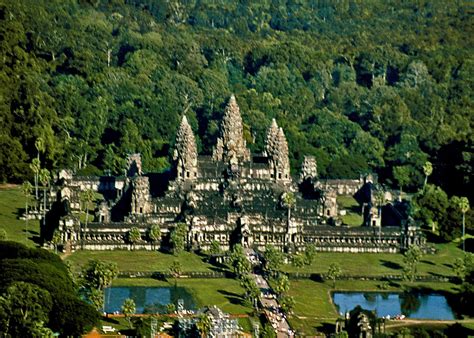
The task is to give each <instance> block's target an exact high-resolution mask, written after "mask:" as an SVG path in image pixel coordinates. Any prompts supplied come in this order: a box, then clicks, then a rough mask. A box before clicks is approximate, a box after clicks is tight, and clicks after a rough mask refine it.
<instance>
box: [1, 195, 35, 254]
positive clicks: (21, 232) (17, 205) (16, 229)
mask: <svg viewBox="0 0 474 338" xmlns="http://www.w3.org/2000/svg"><path fill="white" fill-rule="evenodd" d="M31 203H32V199H31V201H30V204H31ZM24 209H25V196H24V195H23V193H22V192H21V190H20V188H19V187H15V188H12V187H10V186H8V188H5V187H1V186H0V228H3V229H4V230H5V231H6V233H7V239H8V240H12V241H16V242H21V243H23V244H26V245H27V246H35V245H36V243H35V242H34V241H33V238H34V237H36V236H39V221H38V220H29V221H28V232H26V222H25V221H23V220H20V219H18V216H19V213H20V210H21V211H23V210H24Z"/></svg>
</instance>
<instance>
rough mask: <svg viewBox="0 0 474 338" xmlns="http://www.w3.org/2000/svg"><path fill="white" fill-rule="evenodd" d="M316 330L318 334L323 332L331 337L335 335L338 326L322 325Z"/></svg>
mask: <svg viewBox="0 0 474 338" xmlns="http://www.w3.org/2000/svg"><path fill="white" fill-rule="evenodd" d="M315 330H317V331H318V332H323V333H325V334H326V335H328V336H329V335H331V334H334V332H335V330H336V325H335V324H330V323H322V324H321V325H319V326H316V327H315Z"/></svg>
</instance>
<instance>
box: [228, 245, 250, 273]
mask: <svg viewBox="0 0 474 338" xmlns="http://www.w3.org/2000/svg"><path fill="white" fill-rule="evenodd" d="M229 256H230V257H229V258H230V266H231V267H232V271H233V272H234V274H235V275H236V276H237V278H239V279H241V278H242V277H244V276H245V275H247V274H248V273H249V272H250V269H251V265H250V262H249V260H248V259H247V257H246V256H245V252H244V249H243V248H242V246H241V245H240V244H237V245H235V246H234V247H233V248H232V250H231V252H230V255H229Z"/></svg>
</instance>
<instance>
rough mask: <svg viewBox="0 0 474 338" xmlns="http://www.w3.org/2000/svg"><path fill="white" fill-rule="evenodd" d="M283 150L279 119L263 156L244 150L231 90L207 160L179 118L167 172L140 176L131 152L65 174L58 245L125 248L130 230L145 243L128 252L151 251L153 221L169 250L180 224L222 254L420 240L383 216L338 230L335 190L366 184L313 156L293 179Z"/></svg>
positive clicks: (191, 241) (396, 247)
mask: <svg viewBox="0 0 474 338" xmlns="http://www.w3.org/2000/svg"><path fill="white" fill-rule="evenodd" d="M288 155H289V154H288V144H287V141H286V137H285V134H284V132H283V129H282V128H280V127H279V126H278V124H277V122H276V120H273V121H272V123H271V125H270V126H269V129H268V131H267V135H266V143H265V148H264V152H263V154H257V155H251V154H250V151H249V149H248V148H247V146H246V142H245V140H244V135H243V123H242V118H241V116H240V109H239V107H238V105H237V101H236V99H235V97H234V96H232V97H231V98H230V100H229V103H228V105H227V107H226V108H225V112H224V117H223V120H222V124H221V127H220V136H219V138H218V140H217V145H216V147H215V148H214V151H213V155H212V156H201V155H198V153H197V148H196V141H195V137H194V134H193V131H192V129H191V126H190V125H189V123H188V121H187V119H186V117H183V119H182V121H181V124H180V126H179V129H178V132H177V135H176V142H175V148H174V152H173V155H172V160H173V162H172V163H173V168H171V170H170V172H168V173H163V174H153V173H150V174H144V173H143V172H142V169H141V159H140V156H139V155H138V154H134V155H131V156H130V157H129V159H128V164H129V168H128V170H126V172H127V176H126V177H112V176H104V177H76V176H74V175H70V174H68V173H67V172H65V171H64V172H62V176H61V179H59V180H58V181H57V186H56V190H57V192H58V201H61V203H63V204H65V205H67V208H65V210H66V213H65V215H64V216H63V217H62V218H61V219H60V222H59V229H60V230H61V231H62V234H63V239H64V246H65V247H71V248H72V249H73V250H74V249H77V248H85V249H101V250H103V249H113V248H127V247H130V243H127V233H128V232H129V231H130V229H131V228H132V227H137V228H139V230H140V232H141V233H142V239H141V241H139V242H138V243H134V244H133V246H134V248H144V249H150V250H151V249H154V248H155V244H154V243H151V241H149V240H148V239H147V235H146V234H147V232H148V230H149V229H150V227H151V226H152V225H159V226H160V229H161V234H162V239H163V240H162V241H161V245H162V246H166V245H167V240H166V238H168V237H169V236H168V235H169V232H170V231H171V230H172V229H173V228H174V227H176V224H178V223H186V225H187V235H186V245H187V247H188V248H190V249H201V250H208V249H209V248H210V246H211V243H212V242H213V241H217V242H218V243H220V245H221V248H222V249H224V250H225V249H229V248H230V247H231V246H232V245H234V244H237V243H238V244H242V245H243V246H244V247H254V248H257V249H264V247H265V246H266V245H267V244H271V245H274V246H275V247H277V248H279V249H281V250H285V251H297V250H304V247H305V245H306V244H308V243H312V244H314V245H315V246H316V248H317V249H318V250H320V251H341V252H342V251H347V252H398V251H400V250H401V249H403V248H405V247H406V246H408V245H410V244H413V243H420V241H421V237H420V235H419V232H418V230H417V229H416V228H413V227H412V226H409V225H408V223H409V222H407V220H406V219H405V220H395V221H393V220H391V221H390V222H391V223H390V224H389V226H385V224H382V223H383V222H382V223H380V222H379V223H377V224H376V225H375V226H373V224H372V223H371V222H370V221H369V223H366V224H365V225H366V226H363V227H358V228H354V227H344V226H338V225H339V224H340V222H339V220H338V218H339V210H338V204H337V200H336V199H337V196H339V195H342V194H346V195H352V194H354V193H355V192H356V191H358V190H360V189H361V188H362V187H363V186H364V185H365V184H367V182H366V181H364V180H362V179H360V180H319V179H318V177H317V167H316V159H315V158H314V157H309V156H308V157H305V159H304V161H303V164H302V169H301V173H300V174H298V175H296V179H295V178H293V177H292V176H291V173H290V164H289V163H290V162H289V156H288ZM86 189H93V190H95V191H97V192H99V193H100V194H101V195H102V196H103V199H102V200H101V201H97V208H96V210H95V219H94V221H93V222H89V224H88V226H87V228H86V227H84V225H83V224H80V222H79V219H78V218H77V217H74V212H75V211H76V210H78V209H79V206H80V205H79V203H78V199H79V195H80V192H81V191H83V190H86ZM282 201H284V203H283V202H282ZM392 207H393V208H396V207H397V206H396V205H394V206H392ZM369 214H370V212H369ZM393 214H394V215H395V214H396V213H395V212H394V213H393ZM372 217H373V216H372Z"/></svg>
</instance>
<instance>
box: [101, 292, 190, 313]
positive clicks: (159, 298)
mask: <svg viewBox="0 0 474 338" xmlns="http://www.w3.org/2000/svg"><path fill="white" fill-rule="evenodd" d="M104 298H105V299H104V311H105V312H107V313H113V312H115V311H119V312H120V311H121V310H120V309H121V307H122V304H123V302H124V301H125V299H127V298H131V299H133V300H134V301H135V305H136V308H137V310H136V313H164V312H165V310H166V305H167V304H169V303H173V304H175V305H176V304H177V303H178V300H179V299H182V300H183V301H184V308H185V309H189V310H191V309H194V308H195V303H194V300H193V297H192V296H191V294H190V293H189V292H188V291H187V290H186V289H185V288H181V287H140V286H130V287H110V288H106V289H105V294H104Z"/></svg>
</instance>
